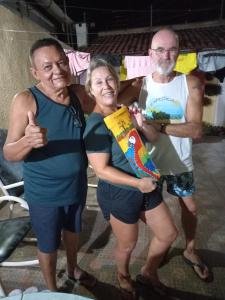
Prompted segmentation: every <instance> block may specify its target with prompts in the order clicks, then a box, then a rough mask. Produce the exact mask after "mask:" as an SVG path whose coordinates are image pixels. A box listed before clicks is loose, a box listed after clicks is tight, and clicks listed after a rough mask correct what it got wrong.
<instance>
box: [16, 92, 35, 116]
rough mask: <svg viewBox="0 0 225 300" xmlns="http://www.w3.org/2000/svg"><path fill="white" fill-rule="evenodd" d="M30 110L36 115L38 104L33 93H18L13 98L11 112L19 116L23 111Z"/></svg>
mask: <svg viewBox="0 0 225 300" xmlns="http://www.w3.org/2000/svg"><path fill="white" fill-rule="evenodd" d="M29 110H30V111H32V112H33V113H36V102H35V99H34V96H33V95H32V93H31V92H30V91H29V90H24V91H22V92H19V93H17V94H16V95H15V96H14V97H13V100H12V104H11V111H14V112H15V113H17V114H18V113H20V112H22V111H24V112H27V111H29Z"/></svg>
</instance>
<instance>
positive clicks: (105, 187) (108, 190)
mask: <svg viewBox="0 0 225 300" xmlns="http://www.w3.org/2000/svg"><path fill="white" fill-rule="evenodd" d="M97 200H98V203H99V206H100V207H101V210H102V213H103V216H104V218H105V219H106V220H107V221H108V220H109V219H110V214H112V215H113V216H114V217H115V218H117V219H118V220H120V221H122V222H124V223H126V224H135V223H137V221H138V219H139V218H140V213H141V212H142V211H147V210H150V209H153V208H155V207H157V206H158V205H159V204H160V203H161V202H162V201H163V199H162V194H161V191H160V190H159V189H158V188H156V189H155V190H154V191H152V192H150V193H142V192H140V191H138V190H131V189H130V190H129V189H127V188H121V187H118V186H115V185H112V184H109V183H107V182H105V181H101V180H100V181H99V184H98V189H97Z"/></svg>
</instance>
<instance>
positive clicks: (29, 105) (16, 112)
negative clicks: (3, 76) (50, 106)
mask: <svg viewBox="0 0 225 300" xmlns="http://www.w3.org/2000/svg"><path fill="white" fill-rule="evenodd" d="M35 113H36V104H35V101H34V99H33V96H32V94H31V93H30V92H29V91H24V92H21V93H19V94H17V95H15V96H14V98H13V101H12V104H11V108H10V115H9V128H8V134H7V138H6V142H5V144H4V147H3V153H4V157H5V159H7V160H11V161H19V160H23V159H24V158H25V157H26V156H27V154H28V153H29V152H30V151H31V150H32V149H33V148H39V147H43V146H44V145H45V144H46V143H47V141H46V138H45V132H46V131H43V130H42V129H41V128H40V127H39V126H38V125H37V124H36V121H35V118H34V115H35Z"/></svg>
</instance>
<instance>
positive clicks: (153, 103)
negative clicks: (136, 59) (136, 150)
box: [119, 28, 212, 281]
mask: <svg viewBox="0 0 225 300" xmlns="http://www.w3.org/2000/svg"><path fill="white" fill-rule="evenodd" d="M178 53H179V39H178V36H177V34H176V33H175V32H174V31H172V30H171V29H168V28H164V29H161V30H159V31H158V32H157V33H155V35H154V36H153V39H152V43H151V47H150V49H149V56H150V58H151V59H152V60H153V62H154V64H155V71H154V72H153V73H152V74H150V75H148V76H147V77H145V78H144V79H143V83H142V86H141V85H140V84H136V83H135V82H134V84H131V85H130V87H128V88H126V89H125V90H124V91H123V93H121V94H120V95H119V99H123V103H124V104H130V103H131V102H133V101H134V99H135V98H136V99H138V102H139V107H141V108H142V109H143V113H144V114H145V117H146V120H148V121H150V122H151V123H153V124H154V125H155V127H156V128H157V129H158V130H159V131H160V132H161V134H160V138H159V139H158V140H157V141H156V142H155V143H154V144H151V145H149V152H150V153H151V156H152V158H153V160H154V162H155V163H156V165H157V167H158V168H159V169H160V172H161V175H162V176H161V180H160V183H159V184H160V185H161V187H162V185H163V182H166V183H167V191H168V192H169V193H170V194H172V195H174V196H177V197H178V198H179V203H180V206H181V218H182V225H183V229H184V233H185V237H186V249H185V250H184V252H183V258H184V261H185V262H186V263H188V264H189V265H190V266H191V267H192V268H193V270H194V271H195V273H196V274H197V275H198V277H199V278H200V279H202V280H204V281H211V280H212V273H211V272H210V271H209V269H208V267H207V266H206V265H205V264H204V263H203V261H202V260H201V258H200V257H199V255H198V254H197V252H196V250H195V234H196V227H197V209H196V203H195V200H194V196H193V194H194V191H195V186H194V178H193V163H192V139H196V138H199V137H201V134H202V112H203V106H202V97H203V90H204V87H203V85H202V84H201V82H200V81H199V80H198V78H197V77H195V76H192V75H184V74H180V73H177V72H175V71H173V70H174V67H175V64H176V60H177V57H178ZM142 271H143V274H142V275H145V276H148V275H149V273H150V272H151V271H150V270H147V269H143V270H142Z"/></svg>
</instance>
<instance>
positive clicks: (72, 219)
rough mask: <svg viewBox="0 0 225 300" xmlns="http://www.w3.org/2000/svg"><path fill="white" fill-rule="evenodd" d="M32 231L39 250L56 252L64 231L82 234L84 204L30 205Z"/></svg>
mask: <svg viewBox="0 0 225 300" xmlns="http://www.w3.org/2000/svg"><path fill="white" fill-rule="evenodd" d="M28 206H29V213H30V218H31V224H32V229H33V231H34V233H35V235H36V238H37V241H38V249H39V250H40V251H41V252H44V253H52V252H55V251H56V250H57V249H58V248H59V246H60V242H61V231H62V229H65V230H68V231H70V232H74V233H80V232H81V215H82V211H83V208H84V203H81V204H80V203H79V204H73V205H68V206H62V207H49V206H41V205H39V204H28Z"/></svg>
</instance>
